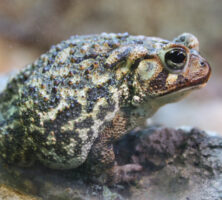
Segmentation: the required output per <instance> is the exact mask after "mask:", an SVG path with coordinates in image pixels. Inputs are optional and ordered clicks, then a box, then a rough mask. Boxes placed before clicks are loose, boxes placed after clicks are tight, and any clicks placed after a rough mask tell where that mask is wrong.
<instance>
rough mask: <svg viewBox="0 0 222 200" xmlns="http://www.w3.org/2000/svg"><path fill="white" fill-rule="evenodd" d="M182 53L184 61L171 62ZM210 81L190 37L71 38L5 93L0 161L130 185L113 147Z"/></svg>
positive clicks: (1, 107) (0, 112) (0, 122)
mask: <svg viewBox="0 0 222 200" xmlns="http://www.w3.org/2000/svg"><path fill="white" fill-rule="evenodd" d="M174 49H177V52H176V53H172V52H171V53H170V54H169V53H168V54H169V55H167V56H166V54H167V52H169V51H170V50H174ZM178 49H179V50H178ZM181 51H182V52H183V54H184V55H185V56H183V55H182V57H176V58H174V57H175V56H181V55H178V54H179V53H178V52H181ZM172 61H175V62H182V67H181V66H179V64H181V63H179V64H176V65H175V64H173V65H172ZM172 66H173V67H172ZM209 75H210V67H209V65H208V64H207V62H206V61H205V60H204V59H203V58H202V57H201V56H200V55H199V53H198V40H197V39H196V38H195V37H194V36H193V35H191V34H182V35H180V36H178V37H177V38H175V39H174V40H173V41H167V40H163V39H160V38H155V37H145V36H130V35H128V34H113V33H112V34H106V33H103V34H100V35H86V36H73V37H71V38H70V39H69V40H66V41H63V42H61V43H59V44H58V45H56V46H53V47H52V48H51V49H50V50H49V51H48V52H47V53H45V54H43V55H41V56H40V58H39V59H37V60H36V61H35V62H34V63H33V64H31V65H28V66H27V67H26V68H25V69H24V70H23V71H21V72H20V73H19V74H17V75H16V76H15V77H14V78H13V79H12V80H11V81H10V82H9V83H8V85H7V87H6V89H5V90H4V91H3V92H2V93H1V94H0V152H1V157H2V159H3V160H5V161H6V162H8V163H17V164H20V165H23V166H28V165H31V164H32V163H33V162H34V161H35V160H39V161H40V162H41V163H43V164H44V165H46V166H48V167H50V168H54V169H74V168H77V167H79V166H81V165H82V164H84V165H85V166H86V168H88V169H89V171H91V172H93V173H95V174H100V173H102V172H104V171H106V172H107V174H109V175H110V177H112V178H113V180H114V181H115V182H119V181H124V180H129V179H130V177H127V178H125V179H124V177H121V176H120V175H119V177H118V178H115V176H114V175H115V173H116V174H118V170H121V167H119V166H117V165H115V164H114V161H115V155H114V152H113V147H112V144H113V142H114V141H116V140H117V139H119V138H120V137H121V136H122V135H124V134H126V133H127V132H128V131H129V130H131V129H133V128H135V127H136V126H138V125H140V124H142V123H144V121H145V119H146V118H147V117H150V116H151V115H152V114H153V113H154V112H155V111H156V110H157V109H158V108H159V107H160V106H162V105H164V104H166V103H170V102H173V101H176V100H178V99H180V98H182V97H183V96H184V95H185V94H187V93H188V92H189V91H191V89H193V88H198V87H200V86H203V85H204V84H205V83H206V82H207V80H208V78H209ZM132 166H133V167H132V169H133V170H135V171H137V170H140V169H141V167H140V166H138V165H132ZM105 169H106V170H105Z"/></svg>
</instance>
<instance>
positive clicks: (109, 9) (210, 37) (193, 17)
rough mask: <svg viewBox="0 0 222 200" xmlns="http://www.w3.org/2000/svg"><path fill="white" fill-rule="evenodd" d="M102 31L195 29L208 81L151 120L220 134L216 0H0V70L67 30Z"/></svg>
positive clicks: (220, 38) (221, 27) (220, 10)
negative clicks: (207, 66)
mask: <svg viewBox="0 0 222 200" xmlns="http://www.w3.org/2000/svg"><path fill="white" fill-rule="evenodd" d="M101 32H129V33H130V34H134V35H147V36H159V37H162V38H165V39H169V40H171V39H173V38H174V37H176V36H177V35H178V34H180V33H182V32H190V33H193V34H194V35H196V36H197V37H198V38H199V41H200V52H201V54H202V56H203V57H205V58H207V60H208V61H209V63H210V64H211V66H212V69H213V74H212V77H211V79H210V81H209V84H208V85H207V86H206V87H205V88H204V89H202V90H199V91H196V92H194V93H193V94H192V95H190V96H189V97H188V98H186V99H185V100H183V101H181V102H179V103H176V104H170V105H167V106H165V107H163V108H161V109H160V110H159V111H158V112H157V114H155V116H154V117H153V121H155V123H160V124H165V125H167V126H174V127H178V126H195V127H200V128H202V129H204V130H210V131H212V132H218V133H221V134H222V79H221V76H222V1H221V0H210V1H209V0H196V1H193V0H187V1H184V0H137V1H135V0H110V1H108V0H94V1H93V0H47V1H45V0H38V1H30V0H1V1H0V74H2V75H3V74H8V73H9V72H11V71H13V70H15V69H19V68H22V67H24V66H25V65H26V64H29V63H31V62H33V61H34V60H35V59H36V58H38V57H39V55H40V54H41V53H43V52H45V51H46V50H48V49H49V48H50V46H51V45H52V44H56V43H58V42H60V41H61V40H64V39H67V38H68V37H69V36H70V35H75V34H91V33H101ZM1 77H2V78H1V80H2V82H3V77H4V76H1ZM2 82H1V84H3V83H2Z"/></svg>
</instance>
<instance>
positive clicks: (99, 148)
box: [84, 114, 142, 184]
mask: <svg viewBox="0 0 222 200" xmlns="http://www.w3.org/2000/svg"><path fill="white" fill-rule="evenodd" d="M127 126H128V125H127V118H126V117H124V116H123V115H120V114H118V115H116V116H115V118H114V119H113V121H112V122H110V123H109V124H108V125H107V126H106V128H105V129H104V130H103V131H102V133H101V134H100V135H99V137H98V138H97V140H96V141H95V143H94V144H93V147H92V149H91V151H90V153H89V155H88V158H87V160H86V163H85V166H84V167H85V169H87V171H86V172H87V173H88V174H90V177H91V179H93V181H96V182H99V183H102V184H103V183H106V184H114V183H119V182H129V181H133V180H135V179H136V177H137V174H138V172H139V171H141V170H142V166H140V165H139V164H126V165H123V166H119V165H118V164H117V163H116V162H115V154H114V150H113V142H115V141H116V140H118V139H119V138H120V137H121V136H123V135H124V134H125V133H126V130H127Z"/></svg>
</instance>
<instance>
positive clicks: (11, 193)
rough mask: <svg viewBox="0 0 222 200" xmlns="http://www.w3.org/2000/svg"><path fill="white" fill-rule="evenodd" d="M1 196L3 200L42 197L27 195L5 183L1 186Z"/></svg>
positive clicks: (35, 199) (28, 199)
mask: <svg viewBox="0 0 222 200" xmlns="http://www.w3.org/2000/svg"><path fill="white" fill-rule="evenodd" d="M0 198H1V199H2V200H40V198H34V197H31V196H29V195H25V194H23V193H21V192H20V191H16V190H14V189H12V188H10V187H6V186H4V185H1V186H0Z"/></svg>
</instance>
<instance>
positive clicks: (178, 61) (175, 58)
mask: <svg viewBox="0 0 222 200" xmlns="http://www.w3.org/2000/svg"><path fill="white" fill-rule="evenodd" d="M186 60H187V53H186V51H185V50H184V49H182V48H175V49H171V50H170V51H168V52H167V53H166V54H165V63H166V66H167V67H168V68H169V70H173V71H178V70H179V71H180V70H183V68H184V67H185V65H186Z"/></svg>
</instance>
